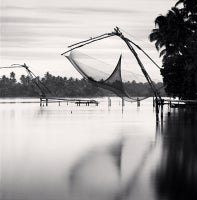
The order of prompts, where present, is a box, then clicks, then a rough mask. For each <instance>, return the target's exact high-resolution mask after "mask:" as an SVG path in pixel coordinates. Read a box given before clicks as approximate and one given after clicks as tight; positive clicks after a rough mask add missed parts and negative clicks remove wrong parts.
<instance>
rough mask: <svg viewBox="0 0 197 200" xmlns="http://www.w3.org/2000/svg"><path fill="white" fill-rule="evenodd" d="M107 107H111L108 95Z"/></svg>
mask: <svg viewBox="0 0 197 200" xmlns="http://www.w3.org/2000/svg"><path fill="white" fill-rule="evenodd" d="M108 107H111V99H110V97H108Z"/></svg>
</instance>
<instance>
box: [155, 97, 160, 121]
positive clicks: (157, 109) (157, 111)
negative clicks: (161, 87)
mask: <svg viewBox="0 0 197 200" xmlns="http://www.w3.org/2000/svg"><path fill="white" fill-rule="evenodd" d="M155 109H156V121H157V122H158V121H159V104H158V99H157V98H156V99H155Z"/></svg>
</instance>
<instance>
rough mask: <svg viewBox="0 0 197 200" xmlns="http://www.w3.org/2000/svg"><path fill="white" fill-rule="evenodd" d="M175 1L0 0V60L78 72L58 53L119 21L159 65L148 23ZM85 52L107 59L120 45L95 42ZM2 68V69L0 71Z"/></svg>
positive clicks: (3, 63)
mask: <svg viewBox="0 0 197 200" xmlns="http://www.w3.org/2000/svg"><path fill="white" fill-rule="evenodd" d="M175 2H176V0H55V1H54V0H0V3H1V4H0V6H1V10H0V11H1V12H0V17H1V27H0V31H1V32H0V39H1V43H0V47H1V49H0V64H1V66H9V65H11V64H13V63H20V64H22V63H26V64H27V65H29V66H30V68H31V69H32V71H34V72H35V73H37V74H38V75H43V74H44V73H45V72H46V71H49V72H51V73H52V74H54V75H66V76H67V77H69V76H74V77H80V76H79V75H78V72H76V71H75V69H74V68H73V67H72V66H71V65H70V64H69V62H68V61H67V60H66V58H65V57H63V56H61V55H60V54H61V53H62V52H64V51H65V50H67V46H68V45H69V44H72V43H75V42H78V41H80V40H84V39H87V38H89V37H91V36H97V35H99V34H102V33H106V32H111V31H113V28H114V27H115V26H119V27H121V28H122V29H123V30H124V31H126V32H127V33H129V34H130V35H127V36H128V37H129V38H130V39H132V40H133V41H135V42H136V43H138V44H139V45H140V46H141V47H142V48H143V49H144V50H145V51H147V53H148V54H149V55H150V56H151V57H152V58H154V59H155V60H156V62H157V63H158V64H159V65H160V64H161V61H160V59H159V56H158V53H157V51H156V50H155V48H154V45H153V44H151V43H150V42H149V40H148V35H149V33H150V32H151V30H152V29H153V28H154V19H155V18H156V17H157V16H158V15H159V14H166V12H167V11H168V10H169V9H170V8H171V7H172V6H174V4H175ZM116 43H117V45H116ZM102 45H103V46H102ZM90 51H91V52H94V54H95V56H96V54H98V55H99V56H100V57H103V58H104V59H105V58H106V62H109V63H110V60H109V57H110V53H111V54H113V52H118V51H120V45H119V44H118V42H117V41H116V40H111V41H106V42H101V43H99V42H98V46H97V47H95V48H94V49H93V50H90ZM106 55H107V56H106ZM117 60H118V58H117ZM117 60H116V61H117ZM144 65H145V67H146V68H147V70H148V71H149V72H150V73H152V75H153V76H154V77H155V78H158V79H159V78H160V77H159V71H158V70H157V69H156V68H154V67H153V66H149V65H148V63H144ZM2 73H4V71H1V72H0V75H1V74H2ZM16 73H21V72H19V71H18V72H16Z"/></svg>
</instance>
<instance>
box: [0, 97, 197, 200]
mask: <svg viewBox="0 0 197 200" xmlns="http://www.w3.org/2000/svg"><path fill="white" fill-rule="evenodd" d="M2 101H4V102H5V101H15V102H21V101H22V100H21V99H15V100H13V99H11V100H8V99H3V100H2V99H1V102H2ZM23 101H27V100H24V99H23ZM28 101H32V100H30V99H28ZM33 101H35V100H33ZM99 101H100V104H99V106H94V105H92V106H80V107H79V106H76V105H75V104H68V105H67V104H66V103H62V104H61V106H59V105H58V103H55V104H49V106H48V107H46V106H44V107H40V106H39V103H7V104H5V103H3V104H2V103H1V104H0V125H1V127H0V130H1V131H0V137H1V138H0V139H1V140H0V141H1V154H0V156H1V157H0V161H1V165H0V167H1V168H0V170H1V171H0V174H1V176H0V178H1V182H0V199H1V200H63V199H64V200H92V199H94V200H97V199H98V200H127V199H132V200H138V199H139V200H143V199H144V200H160V199H167V200H171V199H172V200H173V199H184V200H185V199H192V198H193V197H197V192H196V191H197V190H196V189H197V188H196V185H197V170H196V169H197V152H196V151H197V136H196V132H197V124H196V121H197V113H196V112H195V111H194V110H185V109H181V110H178V109H172V110H171V115H170V116H169V115H168V111H169V110H168V108H167V107H166V108H165V111H164V118H163V122H162V121H161V120H160V122H159V123H156V120H155V119H156V118H155V112H154V109H153V107H152V100H151V99H148V100H145V101H143V102H141V106H140V107H137V105H136V103H126V104H125V106H124V109H123V110H122V107H121V101H120V100H119V99H118V98H113V99H112V106H111V107H108V104H107V99H105V98H104V99H99ZM192 196H193V197H192ZM193 199H195V198H193Z"/></svg>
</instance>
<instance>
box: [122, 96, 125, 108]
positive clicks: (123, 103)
mask: <svg viewBox="0 0 197 200" xmlns="http://www.w3.org/2000/svg"><path fill="white" fill-rule="evenodd" d="M123 106H125V102H124V99H123V97H122V107H123Z"/></svg>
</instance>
